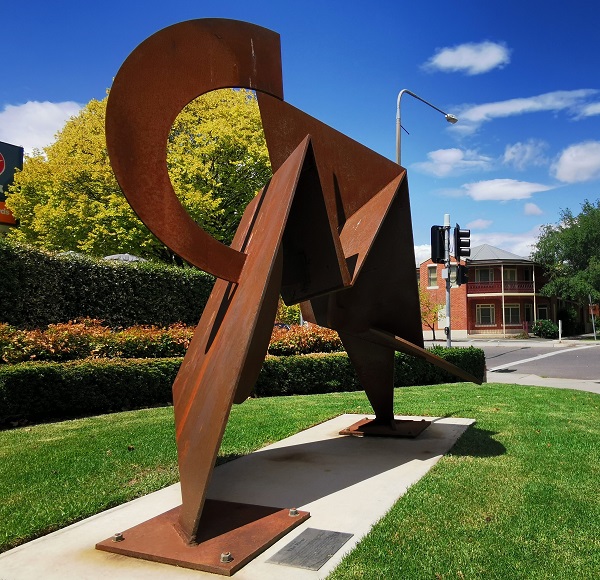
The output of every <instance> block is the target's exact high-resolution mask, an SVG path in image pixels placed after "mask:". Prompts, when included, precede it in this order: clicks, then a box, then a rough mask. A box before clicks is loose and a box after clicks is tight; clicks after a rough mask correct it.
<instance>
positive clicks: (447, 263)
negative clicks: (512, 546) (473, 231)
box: [442, 213, 452, 348]
mask: <svg viewBox="0 0 600 580" xmlns="http://www.w3.org/2000/svg"><path fill="white" fill-rule="evenodd" d="M444 249H445V255H444V265H445V267H446V268H445V270H444V271H443V273H442V278H445V279H446V328H445V329H444V332H445V333H446V346H447V347H448V348H450V347H451V346H452V337H451V330H450V329H451V324H450V214H449V213H445V214H444Z"/></svg>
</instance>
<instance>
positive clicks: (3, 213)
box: [0, 201, 17, 226]
mask: <svg viewBox="0 0 600 580" xmlns="http://www.w3.org/2000/svg"><path fill="white" fill-rule="evenodd" d="M0 224H8V225H10V226H16V225H17V222H16V221H15V218H14V217H13V214H12V211H10V210H9V209H8V208H7V207H6V204H5V203H4V202H3V201H0Z"/></svg>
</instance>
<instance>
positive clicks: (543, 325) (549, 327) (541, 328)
mask: <svg viewBox="0 0 600 580" xmlns="http://www.w3.org/2000/svg"><path fill="white" fill-rule="evenodd" d="M531 332H533V334H535V335H536V336H539V337H540V338H558V326H557V325H556V324H554V322H552V320H536V321H535V322H534V323H533V326H532V327H531Z"/></svg>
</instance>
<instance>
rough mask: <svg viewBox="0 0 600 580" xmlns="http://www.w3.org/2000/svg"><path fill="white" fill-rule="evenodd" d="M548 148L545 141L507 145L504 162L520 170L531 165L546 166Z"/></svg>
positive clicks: (530, 140) (534, 140) (529, 141)
mask: <svg viewBox="0 0 600 580" xmlns="http://www.w3.org/2000/svg"><path fill="white" fill-rule="evenodd" d="M547 148H548V144H547V143H546V142H545V141H539V140H536V139H529V140H528V141H526V142H525V143H521V142H519V143H514V144H513V145H507V146H506V149H505V150H504V157H503V159H502V161H503V162H504V163H505V164H506V165H512V166H513V167H515V168H516V169H520V170H523V169H525V168H526V167H529V166H531V165H537V166H539V165H545V164H546V163H548V158H547V157H546V156H545V155H544V151H545V150H546V149H547Z"/></svg>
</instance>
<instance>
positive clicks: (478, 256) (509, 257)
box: [467, 244, 533, 264]
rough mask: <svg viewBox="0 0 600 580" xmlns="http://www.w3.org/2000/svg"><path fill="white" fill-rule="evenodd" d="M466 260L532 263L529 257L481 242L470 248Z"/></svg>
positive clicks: (469, 261) (471, 261) (470, 261)
mask: <svg viewBox="0 0 600 580" xmlns="http://www.w3.org/2000/svg"><path fill="white" fill-rule="evenodd" d="M467 262H468V263H469V264H472V263H473V262H493V263H499V262H513V263H516V262H519V263H528V264H533V261H532V260H530V259H529V258H523V256H517V254H513V253H511V252H507V251H506V250H501V249H500V248H496V247H494V246H490V245H489V244H481V246H475V247H473V248H471V257H470V258H467Z"/></svg>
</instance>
